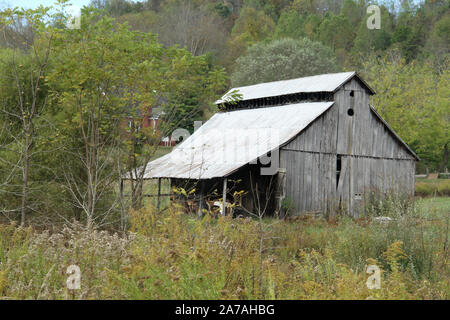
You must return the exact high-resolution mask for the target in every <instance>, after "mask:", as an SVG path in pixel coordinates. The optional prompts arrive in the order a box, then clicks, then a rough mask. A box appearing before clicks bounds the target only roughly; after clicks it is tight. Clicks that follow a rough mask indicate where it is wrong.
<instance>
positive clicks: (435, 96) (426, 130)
mask: <svg viewBox="0 0 450 320" xmlns="http://www.w3.org/2000/svg"><path fill="white" fill-rule="evenodd" d="M363 66H364V72H363V73H364V78H365V79H366V80H367V81H368V83H370V84H371V85H372V86H373V88H374V89H375V91H376V92H377V94H376V95H375V96H374V97H373V104H374V107H375V108H376V109H377V110H378V111H379V112H380V114H381V115H382V116H383V117H384V118H385V119H386V121H387V122H388V123H389V124H390V125H391V126H392V127H393V128H394V130H396V132H397V133H398V134H399V135H400V137H402V139H404V140H405V142H406V143H408V144H409V145H410V146H411V147H412V148H413V149H414V150H415V151H416V152H417V154H418V155H419V157H420V158H422V160H423V161H422V163H421V164H420V165H421V166H422V167H423V166H425V167H428V168H429V169H433V170H437V169H439V168H440V169H441V170H442V169H443V168H444V167H446V166H447V167H448V165H449V164H448V157H449V155H448V148H449V142H450V141H449V137H450V135H449V123H450V113H449V105H450V96H449V91H448V80H449V73H448V70H447V71H446V72H444V73H443V74H436V73H435V72H434V70H433V69H432V68H431V67H430V66H429V65H427V64H423V63H418V62H413V63H409V64H408V63H406V60H405V58H402V57H401V55H400V54H398V53H397V54H395V53H391V55H390V56H385V57H382V58H375V57H374V56H372V57H371V58H367V57H366V58H365V60H364V63H363Z"/></svg>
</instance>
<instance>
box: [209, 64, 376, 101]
mask: <svg viewBox="0 0 450 320" xmlns="http://www.w3.org/2000/svg"><path fill="white" fill-rule="evenodd" d="M353 76H357V77H358V79H359V80H360V81H361V82H362V83H363V84H364V85H365V86H366V87H367V88H368V90H369V91H370V92H371V93H372V94H373V93H374V91H373V90H372V89H371V88H370V87H369V86H368V85H367V83H365V82H364V81H363V80H362V79H361V78H360V77H359V76H358V74H357V73H356V72H354V71H352V72H341V73H331V74H321V75H316V76H311V77H304V78H298V79H291V80H282V81H274V82H267V83H259V84H255V85H252V86H246V87H238V88H233V89H231V90H229V91H228V92H227V93H226V94H225V95H224V96H223V97H222V98H220V99H219V100H217V101H216V104H220V103H224V102H227V101H229V95H230V93H231V92H233V91H235V90H236V91H237V93H239V94H241V95H242V97H241V99H240V101H243V100H251V99H258V98H267V97H275V96H283V95H287V94H294V93H303V92H304V93H308V92H335V91H336V89H338V88H339V87H340V86H342V85H343V84H344V83H346V82H347V81H348V80H350V79H351V78H352V77H353Z"/></svg>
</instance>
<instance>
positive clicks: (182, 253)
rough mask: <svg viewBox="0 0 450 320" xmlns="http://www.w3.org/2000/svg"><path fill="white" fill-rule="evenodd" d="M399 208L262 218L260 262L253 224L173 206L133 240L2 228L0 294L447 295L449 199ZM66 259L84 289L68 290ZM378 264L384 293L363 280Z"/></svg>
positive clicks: (136, 215) (141, 218)
mask: <svg viewBox="0 0 450 320" xmlns="http://www.w3.org/2000/svg"><path fill="white" fill-rule="evenodd" d="M427 201H428V200H427ZM447 201H448V199H447ZM397 207H400V206H397ZM395 208H396V206H395V205H394V204H392V205H391V206H390V210H391V211H390V213H391V216H392V218H393V220H392V221H389V222H378V221H376V220H375V219H372V218H371V216H370V215H369V216H368V217H366V218H362V219H358V220H353V219H350V218H348V217H341V218H340V219H338V220H336V221H333V222H332V223H330V222H327V221H325V220H322V219H298V220H295V221H275V220H273V219H266V220H265V221H264V223H267V225H269V224H270V227H269V228H268V232H267V233H266V234H265V240H264V246H263V248H264V250H263V255H262V259H260V247H259V240H260V234H259V230H260V229H259V228H260V226H259V225H258V223H259V222H258V221H255V220H252V219H250V218H246V219H244V218H237V219H231V218H229V217H220V218H219V219H214V218H211V217H209V216H208V215H206V216H205V217H204V218H203V219H201V220H199V219H197V218H196V217H192V216H189V215H186V214H183V213H182V212H181V211H180V209H179V208H176V207H172V208H171V209H170V210H167V211H166V212H165V213H164V214H156V213H155V211H154V210H152V209H151V208H150V207H148V208H146V209H142V210H140V211H136V212H132V213H131V217H130V222H131V230H130V232H129V233H128V234H127V236H126V237H125V236H118V235H114V234H109V233H107V232H104V231H94V232H89V231H87V230H85V229H84V228H83V227H81V226H79V225H76V224H75V225H74V226H72V227H66V228H64V229H63V230H61V231H59V232H55V233H52V234H50V233H48V232H43V233H42V232H36V231H33V230H32V229H21V228H17V227H16V226H13V225H10V226H1V227H0V297H1V298H20V299H72V298H75V299H94V298H98V299H110V298H115V299H367V298H375V299H448V298H449V296H450V295H449V293H450V285H449V280H450V272H449V264H448V234H449V216H448V211H445V210H446V209H448V204H446V205H443V206H437V207H433V208H435V209H430V206H429V202H423V203H418V204H416V205H415V206H414V207H412V206H410V207H408V209H407V212H406V214H405V212H404V211H402V212H401V213H400V212H395V210H396V209H395ZM402 210H404V209H402ZM71 264H77V265H79V266H80V269H81V273H82V276H81V289H80V290H75V291H70V290H68V289H66V279H67V277H68V275H67V274H66V268H67V266H69V265H71ZM372 264H375V265H377V266H378V267H380V268H381V270H382V278H381V289H379V290H377V289H373V290H370V289H368V288H367V286H366V280H367V278H368V276H369V275H368V274H367V273H366V272H365V271H366V267H367V266H368V265H372Z"/></svg>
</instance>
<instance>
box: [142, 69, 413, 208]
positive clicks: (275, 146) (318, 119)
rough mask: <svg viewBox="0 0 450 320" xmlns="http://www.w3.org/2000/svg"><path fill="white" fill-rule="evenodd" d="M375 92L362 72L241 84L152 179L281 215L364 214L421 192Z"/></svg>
mask: <svg viewBox="0 0 450 320" xmlns="http://www.w3.org/2000/svg"><path fill="white" fill-rule="evenodd" d="M236 92H237V93H239V95H240V99H239V100H237V101H236V100H233V99H230V96H231V94H232V93H236ZM373 94H374V91H373V90H372V89H371V88H370V87H369V85H368V84H367V83H365V82H364V80H363V79H361V77H360V76H359V75H358V74H357V73H356V72H343V73H335V74H324V75H316V76H311V77H304V78H299V79H292V80H284V81H276V82H270V83H261V84H257V85H252V86H246V87H240V88H233V89H231V90H230V91H229V92H228V93H227V94H225V95H224V97H223V98H222V99H220V100H218V101H217V102H216V104H217V105H218V107H219V109H220V112H218V113H216V114H215V115H214V116H213V117H212V118H211V119H210V120H208V121H207V122H206V123H204V124H203V125H202V126H201V127H200V128H199V129H198V130H196V131H195V132H194V134H193V135H191V136H190V137H189V138H187V139H186V140H185V141H184V142H183V143H181V144H180V145H179V146H177V147H176V148H174V149H173V151H172V152H171V153H169V154H167V155H165V156H163V157H161V158H159V159H156V160H154V161H152V162H150V163H148V164H147V166H146V168H145V178H146V179H169V180H170V182H171V185H172V186H175V187H183V188H186V189H189V190H191V193H190V197H191V198H192V201H194V202H195V203H197V204H198V207H199V208H200V209H201V208H205V207H206V206H207V205H208V204H209V203H211V201H213V200H216V201H218V202H219V203H223V204H225V206H226V205H227V204H230V203H231V204H233V207H234V208H233V210H234V212H248V213H254V214H260V213H261V211H262V210H266V211H267V214H272V213H274V214H276V215H279V216H284V215H285V214H289V215H302V214H307V213H308V214H330V213H335V212H338V211H339V212H347V213H350V214H352V215H353V216H359V215H361V214H364V204H365V203H367V201H368V200H369V199H372V197H373V196H374V195H377V197H383V196H386V195H392V194H398V195H401V196H403V197H413V194H414V174H415V162H416V161H417V160H419V159H418V157H417V155H416V154H415V153H414V152H413V151H412V150H411V149H410V148H409V147H408V145H406V143H405V142H403V141H402V139H401V138H400V137H399V136H398V135H397V134H396V133H395V132H394V130H392V128H391V127H389V125H388V124H387V123H386V121H384V120H383V119H382V118H381V116H380V115H379V114H378V113H377V112H376V111H375V109H374V108H373V107H372V106H371V105H370V103H369V99H370V96H371V95H373ZM188 193H189V192H188ZM192 201H191V202H192ZM208 201H209V202H208ZM221 210H222V209H221ZM226 212H228V211H226V210H222V213H223V214H225V213H226Z"/></svg>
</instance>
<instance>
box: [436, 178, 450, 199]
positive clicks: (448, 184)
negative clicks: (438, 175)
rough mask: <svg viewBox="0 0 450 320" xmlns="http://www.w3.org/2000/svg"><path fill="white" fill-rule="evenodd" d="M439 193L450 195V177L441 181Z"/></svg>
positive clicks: (438, 188) (438, 187)
mask: <svg viewBox="0 0 450 320" xmlns="http://www.w3.org/2000/svg"><path fill="white" fill-rule="evenodd" d="M437 193H438V194H439V195H440V196H446V197H450V179H446V180H443V181H439V184H438V186H437Z"/></svg>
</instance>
